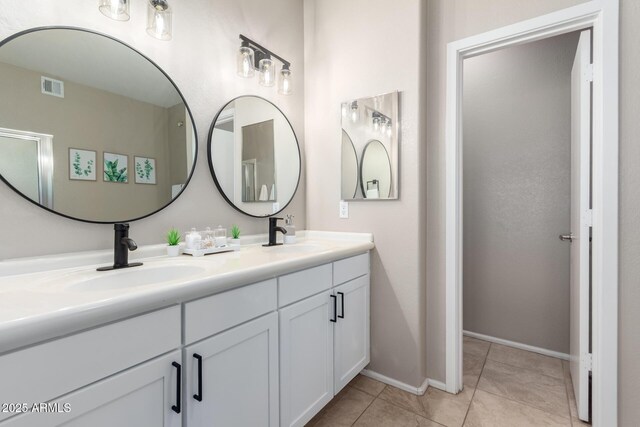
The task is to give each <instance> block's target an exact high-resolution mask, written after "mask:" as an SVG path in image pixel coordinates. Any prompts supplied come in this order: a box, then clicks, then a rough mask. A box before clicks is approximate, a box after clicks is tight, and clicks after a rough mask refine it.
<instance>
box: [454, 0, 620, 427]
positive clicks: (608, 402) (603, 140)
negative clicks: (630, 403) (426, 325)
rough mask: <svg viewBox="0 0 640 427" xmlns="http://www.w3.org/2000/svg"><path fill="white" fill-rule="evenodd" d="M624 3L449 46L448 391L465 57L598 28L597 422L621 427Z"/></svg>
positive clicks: (607, 2) (596, 2)
mask: <svg viewBox="0 0 640 427" xmlns="http://www.w3.org/2000/svg"><path fill="white" fill-rule="evenodd" d="M618 20H619V1H618V0H592V1H590V2H587V3H582V4H580V5H577V6H574V7H570V8H567V9H563V10H560V11H558V12H554V13H551V14H548V15H544V16H540V17H537V18H534V19H530V20H527V21H523V22H520V23H517V24H514V25H509V26H507V27H503V28H500V29H497V30H494V31H489V32H487V33H483V34H479V35H476V36H473V37H469V38H466V39H463V40H459V41H456V42H452V43H449V44H448V45H447V73H446V76H447V85H446V91H447V93H446V150H445V157H446V159H445V180H446V197H445V203H446V216H445V233H446V238H445V245H446V247H445V269H446V272H445V280H446V316H445V322H446V347H445V351H446V385H447V391H449V392H450V393H457V392H459V391H460V390H462V253H461V251H462V150H461V142H462V137H461V136H462V128H461V125H462V121H461V120H460V118H461V117H462V114H461V108H462V102H461V101H462V98H461V97H462V64H463V59H465V58H469V57H472V56H477V55H480V54H483V53H487V52H491V51H494V50H497V49H501V48H504V47H507V46H514V45H518V44H523V43H527V42H531V41H535V40H541V39H544V38H548V37H552V36H555V35H560V34H564V33H567V32H570V31H576V30H580V29H584V28H589V27H591V28H593V62H594V84H593V184H592V185H593V189H592V191H593V252H592V259H593V267H592V273H591V274H592V284H593V303H592V304H593V305H592V310H593V368H594V369H593V395H592V402H593V419H592V423H593V425H594V427H599V426H615V425H617V421H618V397H617V396H618V132H619V130H618V96H619V95H618V68H619V52H618V49H619V46H618V37H619V36H618V27H619V25H618Z"/></svg>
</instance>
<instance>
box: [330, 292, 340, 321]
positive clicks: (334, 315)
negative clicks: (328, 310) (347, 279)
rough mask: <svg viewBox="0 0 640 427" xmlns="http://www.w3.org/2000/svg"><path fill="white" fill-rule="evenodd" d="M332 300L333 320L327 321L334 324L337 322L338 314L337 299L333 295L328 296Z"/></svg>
mask: <svg viewBox="0 0 640 427" xmlns="http://www.w3.org/2000/svg"><path fill="white" fill-rule="evenodd" d="M329 296H330V297H331V298H332V299H333V319H329V321H330V322H333V323H336V322H337V321H338V319H337V317H336V315H337V314H338V312H337V311H338V297H337V296H335V295H329Z"/></svg>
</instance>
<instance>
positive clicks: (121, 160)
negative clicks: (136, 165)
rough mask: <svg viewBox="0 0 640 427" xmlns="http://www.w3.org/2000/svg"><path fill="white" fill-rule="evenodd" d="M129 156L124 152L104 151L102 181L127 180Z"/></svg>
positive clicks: (121, 181) (125, 181)
mask: <svg viewBox="0 0 640 427" xmlns="http://www.w3.org/2000/svg"><path fill="white" fill-rule="evenodd" d="M128 163H129V156H126V155H124V154H115V153H107V152H105V153H104V181H105V182H119V183H122V184H126V183H128V182H129V168H128V166H129V164H128Z"/></svg>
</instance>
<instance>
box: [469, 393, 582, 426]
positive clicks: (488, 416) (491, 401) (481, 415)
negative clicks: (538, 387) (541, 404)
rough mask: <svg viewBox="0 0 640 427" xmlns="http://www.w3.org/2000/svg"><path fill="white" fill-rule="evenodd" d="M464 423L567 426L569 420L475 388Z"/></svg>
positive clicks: (471, 424) (475, 424)
mask: <svg viewBox="0 0 640 427" xmlns="http://www.w3.org/2000/svg"><path fill="white" fill-rule="evenodd" d="M464 425H465V427H515V426H517V427H534V426H535V427H541V426H567V427H569V426H571V422H570V421H569V420H568V419H566V418H563V417H559V416H557V415H553V414H549V413H547V412H544V411H541V410H539V409H536V408H533V407H531V406H528V405H524V404H522V403H518V402H514V401H513V400H509V399H506V398H503V397H500V396H495V395H493V394H490V393H487V392H485V391H482V390H477V391H476V393H475V395H474V396H473V401H472V402H471V408H470V409H469V414H468V415H467V419H466V421H465V423H464Z"/></svg>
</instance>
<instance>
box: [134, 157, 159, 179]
mask: <svg viewBox="0 0 640 427" xmlns="http://www.w3.org/2000/svg"><path fill="white" fill-rule="evenodd" d="M134 165H135V173H136V184H155V183H156V159H153V158H151V157H140V156H135V157H134Z"/></svg>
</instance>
